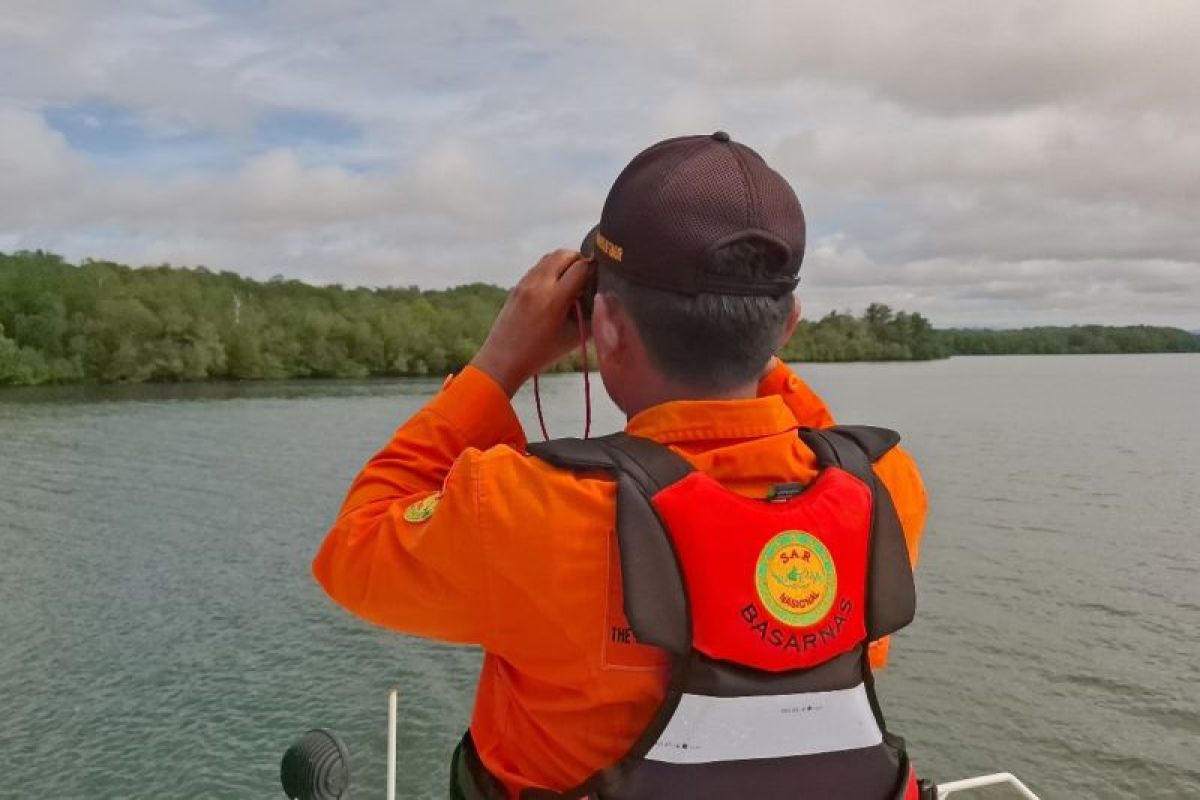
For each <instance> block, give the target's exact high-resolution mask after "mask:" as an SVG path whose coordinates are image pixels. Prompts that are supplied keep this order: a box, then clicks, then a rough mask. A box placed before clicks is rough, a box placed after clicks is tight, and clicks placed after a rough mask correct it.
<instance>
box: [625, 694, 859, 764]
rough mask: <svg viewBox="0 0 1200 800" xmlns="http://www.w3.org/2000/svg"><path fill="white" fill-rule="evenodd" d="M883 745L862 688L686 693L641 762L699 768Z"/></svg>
mask: <svg viewBox="0 0 1200 800" xmlns="http://www.w3.org/2000/svg"><path fill="white" fill-rule="evenodd" d="M882 741H883V733H882V732H881V731H880V730H879V723H878V722H876V721H875V714H874V713H873V712H872V711H871V702H870V700H868V699H867V689H866V687H865V686H863V685H862V684H861V683H860V684H859V685H858V686H855V687H854V688H852V689H838V690H836V691H832V692H810V693H807V694H784V695H766V696H762V697H706V696H704V695H696V694H685V695H683V698H682V699H681V700H680V701H679V707H678V708H677V709H676V710H675V716H673V717H671V721H670V723H668V725H667V728H666V730H664V731H663V733H662V736H660V737H659V738H658V741H657V742H655V743H654V746H653V747H651V748H650V752H649V753H647V754H646V758H647V759H649V760H650V761H665V762H667V763H670V764H704V763H707V762H710V761H736V760H743V759H752V758H781V757H784V756H804V755H813V754H816V753H830V752H833V751H836V750H856V749H858V748H861V747H871V746H873V745H877V744H880V743H881V742H882Z"/></svg>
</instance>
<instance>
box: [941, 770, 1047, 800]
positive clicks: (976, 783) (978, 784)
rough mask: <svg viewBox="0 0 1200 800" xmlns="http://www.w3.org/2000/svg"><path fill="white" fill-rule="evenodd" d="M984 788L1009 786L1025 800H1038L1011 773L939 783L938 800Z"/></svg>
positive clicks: (1030, 790)
mask: <svg viewBox="0 0 1200 800" xmlns="http://www.w3.org/2000/svg"><path fill="white" fill-rule="evenodd" d="M984 786H1011V787H1012V788H1013V789H1015V790H1016V791H1017V793H1018V794H1020V795H1021V797H1023V798H1025V800H1038V796H1037V795H1036V794H1034V793H1033V790H1032V789H1030V788H1029V787H1028V786H1026V785H1025V784H1023V783H1021V781H1020V779H1018V778H1017V776H1016V775H1013V774H1012V773H1011V772H996V773H993V774H991V775H980V776H979V777H978V778H964V779H963V780H961V781H951V782H950V783H939V784H938V800H941V798H943V797H946V796H948V795H951V794H953V793H955V792H961V791H963V790H964V789H981V788H983V787H984Z"/></svg>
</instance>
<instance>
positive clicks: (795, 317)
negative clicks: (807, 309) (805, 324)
mask: <svg viewBox="0 0 1200 800" xmlns="http://www.w3.org/2000/svg"><path fill="white" fill-rule="evenodd" d="M799 323H800V301H799V300H796V299H793V302H792V313H791V314H789V315H788V322H787V327H786V328H784V329H783V336H782V337H781V338H780V340H779V346H778V347H776V348H775V349H776V350H779V349H781V348H782V347H783V346H784V345H785V344H787V343H788V340H789V339H791V338H792V334H793V333H795V332H796V325H798V324H799Z"/></svg>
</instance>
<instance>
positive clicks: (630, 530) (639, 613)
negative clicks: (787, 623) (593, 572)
mask: <svg viewBox="0 0 1200 800" xmlns="http://www.w3.org/2000/svg"><path fill="white" fill-rule="evenodd" d="M529 453H530V454H531V455H534V456H537V457H538V458H540V459H542V460H543V461H546V462H548V463H550V464H553V465H554V466H556V467H561V468H562V469H567V470H571V471H573V472H603V473H607V474H608V475H609V476H611V477H612V478H613V479H614V480H615V481H616V483H617V518H616V525H617V529H618V530H619V531H620V535H619V536H618V537H617V543H618V547H619V552H620V557H621V581H622V593H623V596H624V606H625V614H626V616H627V617H628V619H629V624H630V626H631V627H632V628H633V632H634V634H635V635H636V636H637V638H638V641H640V642H642V643H644V644H650V645H654V646H656V647H661V648H663V649H665V650H669V651H670V652H672V653H674V654H676V655H680V656H682V655H685V654H687V653H689V652H690V651H691V649H692V627H691V617H690V612H689V610H688V601H687V594H686V592H685V589H684V585H683V573H682V568H681V565H680V563H679V559H678V557H677V556H676V554H675V550H674V547H673V546H672V544H671V538H670V537H669V536H667V535H666V534H665V530H666V526H665V525H663V522H662V519H661V518H660V517H659V515H658V512H657V511H656V510H655V509H654V504H653V503H652V502H651V498H652V497H653V496H654V495H655V494H657V493H658V492H659V491H661V490H663V489H664V488H666V487H667V486H670V485H671V484H673V483H676V482H677V481H680V480H682V479H683V478H685V477H687V475H689V474H690V473H691V472H693V471H694V469H695V468H694V467H692V465H691V464H689V463H688V462H687V461H686V460H685V459H684V458H682V457H681V456H679V455H676V454H675V453H674V452H673V451H672V450H671V449H670V448H668V447H666V446H664V445H661V444H658V443H657V442H653V441H651V440H649V439H643V438H640V437H637V436H630V435H628V434H626V433H615V434H612V435H609V436H601V437H597V438H595V439H554V440H551V441H549V442H540V443H537V444H532V445H530V446H529ZM651 597H652V598H654V599H655V602H652V603H651V602H645V598H651Z"/></svg>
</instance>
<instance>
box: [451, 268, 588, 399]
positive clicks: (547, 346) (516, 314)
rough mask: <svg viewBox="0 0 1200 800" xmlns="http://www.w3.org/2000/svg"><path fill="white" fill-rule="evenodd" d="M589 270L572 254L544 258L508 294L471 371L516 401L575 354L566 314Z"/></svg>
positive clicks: (574, 330) (572, 328)
mask: <svg viewBox="0 0 1200 800" xmlns="http://www.w3.org/2000/svg"><path fill="white" fill-rule="evenodd" d="M591 268H592V267H591V264H590V262H588V261H587V260H586V259H584V257H583V256H582V255H580V254H579V253H578V252H576V251H574V250H555V251H554V252H553V253H547V254H546V255H544V256H542V259H541V260H540V261H538V263H537V264H535V265H534V266H533V269H531V270H529V272H527V273H525V276H524V277H523V278H521V280H520V281H518V282H517V285H516V286H514V287H513V290H512V291H511V292H509V294H508V299H506V300H505V301H504V307H503V308H501V309H500V314H499V316H497V317H496V321H495V322H493V323H492V329H491V331H489V332H488V337H487V341H485V342H484V343H483V347H481V348H479V352H478V353H476V354H475V358H473V359H471V366H473V367H475V368H476V369H480V370H483V371H484V372H486V373H487V374H488V375H489V376H491V378H492V380H494V381H496V383H498V384H500V387H501V388H502V389H504V391H506V392H507V393H508V396H509V397H512V396H513V395H514V394H516V393H517V390H518V389H520V388H521V385H522V384H524V383H525V381H527V380H529V379H530V378H531V377H533V376H534V375H536V374H537V373H538V372H540V371H541V370H543V369H545V368H546V367H548V366H549V365H551V364H553V363H554V362H555V361H558V360H559V359H560V358H562V357H563V356H565V355H566V354H567V353H569V352H571V350H572V349H574V347H575V346H576V345H578V343H579V338H578V336H579V335H578V332H577V328H576V323H574V322H573V321H572V320H571V319H569V317H568V314H569V312H570V310H571V308H572V307H573V306H574V304H575V300H576V298H578V297H579V295H580V293H581V292H582V291H583V287H584V284H585V283H586V282H587V277H588V271H589V270H590V269H591Z"/></svg>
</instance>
